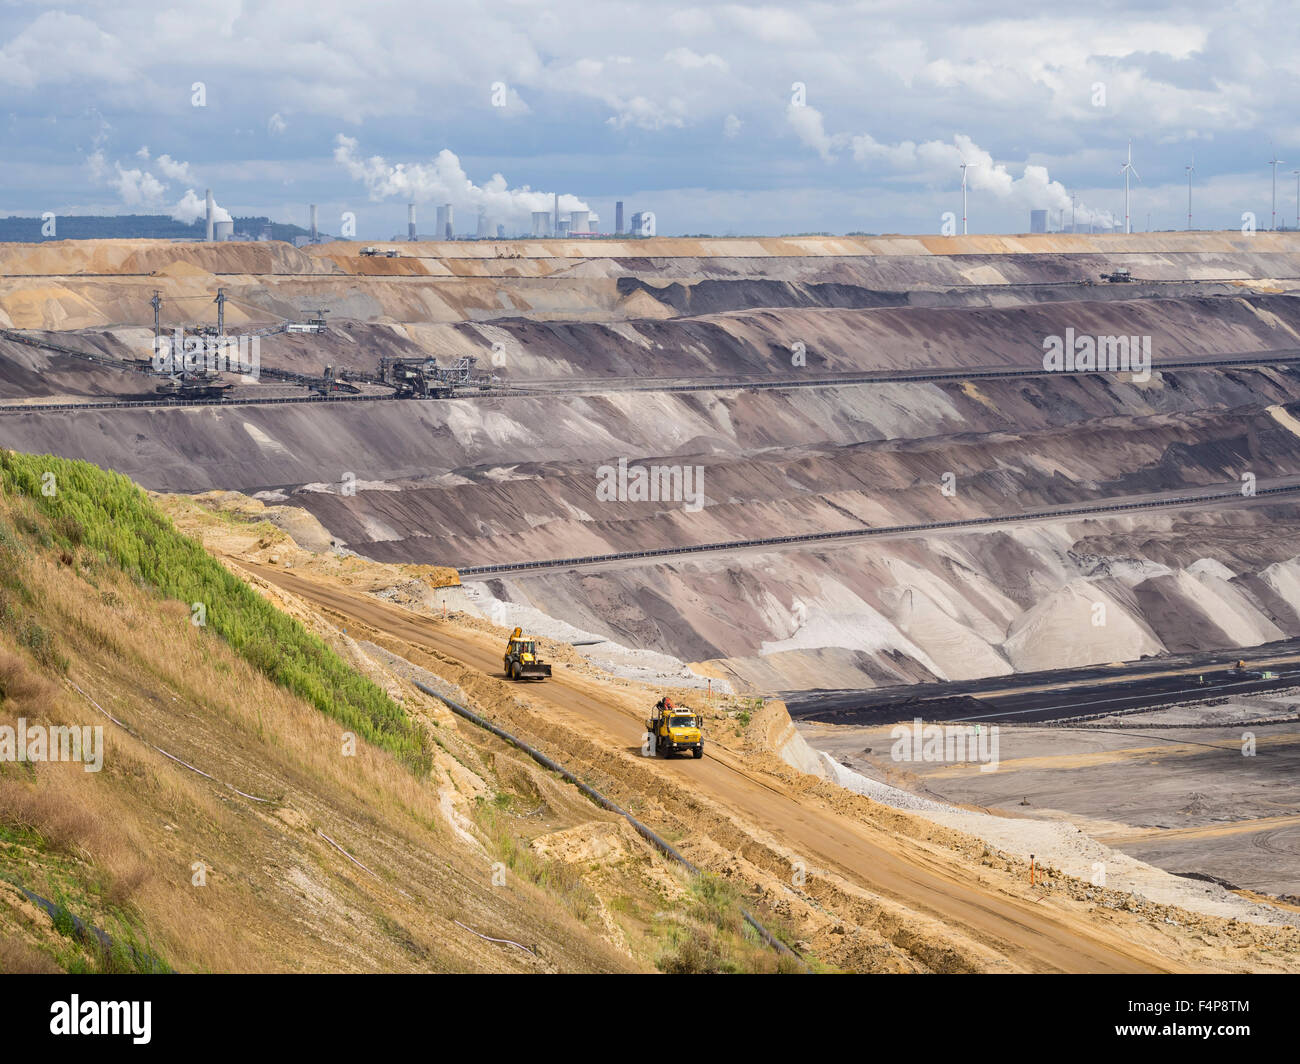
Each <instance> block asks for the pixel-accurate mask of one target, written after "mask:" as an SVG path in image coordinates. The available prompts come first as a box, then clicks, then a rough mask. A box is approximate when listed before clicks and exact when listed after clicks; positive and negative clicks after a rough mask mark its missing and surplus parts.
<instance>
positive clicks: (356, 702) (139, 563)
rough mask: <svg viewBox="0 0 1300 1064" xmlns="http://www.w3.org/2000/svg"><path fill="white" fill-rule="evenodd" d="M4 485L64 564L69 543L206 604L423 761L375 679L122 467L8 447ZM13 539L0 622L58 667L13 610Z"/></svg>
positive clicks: (393, 746) (406, 723)
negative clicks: (184, 526) (228, 562)
mask: <svg viewBox="0 0 1300 1064" xmlns="http://www.w3.org/2000/svg"><path fill="white" fill-rule="evenodd" d="M0 490H3V493H4V494H5V495H6V496H15V495H18V496H24V497H25V498H26V499H29V500H31V508H30V512H29V511H28V509H27V508H25V507H17V508H12V513H13V518H14V521H15V525H16V526H17V528H18V530H19V531H20V532H21V533H23V534H25V535H26V536H29V537H31V538H33V539H35V540H36V541H37V542H38V543H39V544H41V545H42V546H45V547H58V548H60V549H61V550H62V552H63V557H64V560H65V561H66V562H68V563H69V564H70V563H71V560H72V559H71V555H70V553H69V552H71V551H77V550H83V551H86V552H89V553H90V554H91V556H92V559H94V560H97V561H98V562H99V563H101V564H105V565H113V566H116V567H118V568H120V569H121V570H123V571H124V572H125V573H127V574H128V575H129V576H130V577H131V578H132V579H134V580H136V581H137V582H138V583H140V584H141V585H142V586H145V587H149V588H152V589H153V590H154V591H156V592H157V593H158V594H159V595H162V596H164V597H166V598H171V599H178V600H180V601H181V602H183V603H185V604H186V605H187V606H190V607H193V605H194V604H196V603H202V604H203V608H204V610H205V611H206V619H205V623H206V627H207V628H208V629H209V630H211V631H213V632H215V633H216V634H217V635H219V636H221V638H223V639H224V640H225V641H226V642H227V643H229V644H230V646H231V647H232V648H233V649H234V650H235V651H236V652H237V653H239V654H240V655H242V656H243V657H244V658H245V659H246V660H248V661H249V662H250V663H251V664H252V665H254V666H255V667H256V668H257V669H259V670H260V671H261V672H262V673H264V674H265V675H266V676H267V677H268V678H269V679H271V680H272V681H274V682H275V683H277V684H279V685H281V686H282V687H284V688H286V689H287V690H289V691H291V692H292V693H293V694H295V695H297V696H299V697H300V698H302V699H304V700H305V701H307V702H309V703H311V704H312V705H314V706H315V707H316V708H317V709H319V710H320V711H321V712H322V713H325V714H326V715H328V716H330V717H332V718H333V719H335V720H337V721H339V722H340V723H341V724H343V725H344V726H346V727H347V728H349V729H351V730H353V731H355V732H356V733H357V734H358V735H360V736H362V737H363V738H365V739H366V740H367V741H368V742H371V743H373V744H374V745H376V746H378V747H381V748H382V749H385V750H388V751H389V752H390V753H392V754H394V755H395V756H396V757H398V758H399V759H400V760H401V761H403V762H404V763H405V764H407V765H408V766H410V768H411V769H412V770H414V771H415V772H417V773H421V774H423V773H426V772H428V771H429V768H430V766H431V764H432V753H431V748H430V746H429V743H428V740H427V738H426V737H425V735H424V732H423V730H422V729H421V728H420V727H419V726H418V725H417V724H415V723H414V722H412V721H411V719H410V718H409V717H408V716H407V715H406V714H405V712H403V710H402V709H401V708H400V707H399V706H398V705H397V704H396V703H394V702H393V701H392V700H391V699H390V698H389V697H388V695H387V694H386V693H385V692H384V691H383V690H382V689H381V688H379V687H378V686H376V685H375V684H374V683H373V682H371V681H370V680H368V679H366V678H365V677H363V676H361V675H359V674H358V673H356V672H355V671H353V670H352V668H351V667H350V666H348V665H347V664H346V663H345V662H344V661H343V660H342V659H341V658H339V657H338V655H336V654H335V653H334V652H333V651H332V650H331V649H330V648H329V647H328V646H326V644H325V642H324V641H323V640H321V639H320V638H318V637H317V636H315V635H313V634H312V633H310V632H308V631H307V629H306V628H304V627H303V626H302V625H301V624H300V623H299V622H298V621H296V620H294V619H293V618H291V617H289V616H288V615H287V614H285V613H282V612H281V611H280V610H278V609H276V608H275V607H274V606H272V605H271V604H270V603H269V602H267V601H266V600H265V599H264V598H262V596H261V595H259V594H258V593H257V592H256V591H254V590H253V589H252V588H251V587H249V586H248V585H247V584H245V583H244V582H243V581H241V580H239V579H238V578H237V577H235V576H234V575H233V574H231V573H230V572H228V571H227V570H226V569H225V568H224V567H223V566H222V565H221V564H220V563H218V562H217V561H216V560H215V559H214V558H212V557H211V556H210V555H209V554H208V553H207V552H206V551H205V550H204V549H203V547H202V546H201V545H200V544H199V543H197V542H195V541H194V540H192V539H189V538H188V537H186V536H183V535H181V534H180V533H179V532H177V531H176V528H175V527H174V526H173V525H172V523H171V521H170V520H169V519H168V518H167V517H166V516H164V515H163V514H162V513H160V512H159V511H158V509H157V508H156V507H155V506H154V505H153V504H152V503H151V502H150V501H149V499H148V497H147V496H146V495H145V494H144V492H143V491H141V490H140V489H139V488H138V487H136V485H135V484H133V483H132V482H131V481H130V480H128V479H127V478H126V477H123V476H121V475H119V474H117V473H110V472H105V471H104V470H102V469H99V468H98V467H97V466H94V465H91V464H90V463H88V462H76V461H69V460H66V459H62V458H55V457H53V456H50V455H27V454H18V453H15V452H12V451H5V452H0ZM38 515H39V516H40V517H43V518H44V520H38V519H37V516H38ZM19 549H21V544H20V543H19V542H17V540H16V537H15V536H13V535H12V534H11V533H9V531H8V530H7V529H4V528H3V527H0V566H3V568H4V573H2V574H0V623H3V622H4V621H5V620H7V619H8V618H9V617H10V615H11V614H12V615H13V617H14V620H16V621H18V623H19V624H20V625H22V624H26V625H27V627H26V628H21V627H20V628H19V629H18V638H19V639H20V641H21V642H23V643H24V644H25V645H26V646H28V647H29V648H30V649H31V650H32V652H33V654H35V655H36V656H37V658H38V659H40V660H41V661H42V662H43V663H45V664H47V665H53V666H58V665H59V664H60V662H61V661H62V660H63V659H62V658H61V657H60V655H59V653H58V649H57V647H55V646H54V645H53V642H52V640H51V639H50V638H49V635H48V633H46V632H45V631H44V629H42V628H40V626H39V625H35V624H33V623H31V622H25V621H21V620H20V619H19V618H18V616H17V614H18V610H17V608H16V601H17V600H20V599H21V595H22V589H21V588H20V587H18V588H15V587H13V586H9V585H8V580H9V579H12V578H13V574H14V571H15V567H14V566H13V565H11V564H9V562H10V561H11V559H9V558H7V557H6V554H7V553H11V552H13V551H16V550H19ZM64 667H66V662H65V663H64Z"/></svg>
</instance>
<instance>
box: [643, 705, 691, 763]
mask: <svg viewBox="0 0 1300 1064" xmlns="http://www.w3.org/2000/svg"><path fill="white" fill-rule="evenodd" d="M652 712H653V713H654V716H652V717H651V718H650V719H649V720H648V721H646V722H645V727H646V731H647V732H649V733H650V743H651V746H650V753H651V754H652V755H658V756H661V757H672V756H673V754H679V753H685V752H686V751H688V750H689V751H690V754H691V756H692V757H696V758H700V757H703V756H704V732H703V731H702V730H701V721H700V718H699V717H698V716H697V715H696V714H695V711H694V710H692V709H689V708H688V707H686V706H678V705H674V704H673V700H672V699H671V698H669V697H667V696H666V695H665V696H664V697H663V698H661V699H659V701H658V702H656V703H655V707H654V709H653V710H652Z"/></svg>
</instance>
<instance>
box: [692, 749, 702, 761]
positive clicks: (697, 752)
mask: <svg viewBox="0 0 1300 1064" xmlns="http://www.w3.org/2000/svg"><path fill="white" fill-rule="evenodd" d="M692 753H693V754H694V755H695V760H696V761H698V760H699V759H700V758H702V757H703V756H704V747H703V746H697V747H696V748H695V749H694V750H693V751H692Z"/></svg>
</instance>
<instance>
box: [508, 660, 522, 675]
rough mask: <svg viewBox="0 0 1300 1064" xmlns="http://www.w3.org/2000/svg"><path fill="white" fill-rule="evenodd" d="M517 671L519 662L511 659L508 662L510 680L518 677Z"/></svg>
mask: <svg viewBox="0 0 1300 1064" xmlns="http://www.w3.org/2000/svg"><path fill="white" fill-rule="evenodd" d="M519 671H520V670H519V662H517V661H512V662H511V663H510V679H512V680H517V679H519Z"/></svg>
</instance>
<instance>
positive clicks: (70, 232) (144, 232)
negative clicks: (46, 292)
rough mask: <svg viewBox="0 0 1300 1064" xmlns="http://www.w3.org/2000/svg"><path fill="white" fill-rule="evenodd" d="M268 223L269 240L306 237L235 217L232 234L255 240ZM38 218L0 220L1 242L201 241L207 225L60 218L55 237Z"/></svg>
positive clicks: (164, 219)
mask: <svg viewBox="0 0 1300 1064" xmlns="http://www.w3.org/2000/svg"><path fill="white" fill-rule="evenodd" d="M267 224H270V226H271V238H272V239H273V240H285V241H288V242H290V243H292V241H293V238H294V237H296V236H308V235H310V233H309V231H308V230H306V229H304V228H303V227H302V226H300V225H289V224H285V223H283V222H272V221H271V220H270V219H269V218H236V219H235V232H236V233H247V234H249V235H250V236H251V237H253V238H256V237H257V236H259V235H260V234H261V232H262V228H263V226H265V225H267ZM41 225H42V222H41V219H40V218H19V217H9V218H0V243H10V244H34V243H40V242H41V241H44V240H129V239H136V240H194V239H202V237H203V236H204V233H205V231H206V225H205V223H204V221H203V220H202V219H200V220H199V221H197V222H194V223H193V224H191V225H186V224H185V223H184V222H178V221H176V219H175V218H171V217H168V216H167V215H165V214H111V215H95V214H87V215H76V214H70V215H66V216H65V215H60V216H59V217H58V218H57V220H56V228H57V235H56V236H53V237H45V236H42V235H41Z"/></svg>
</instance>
